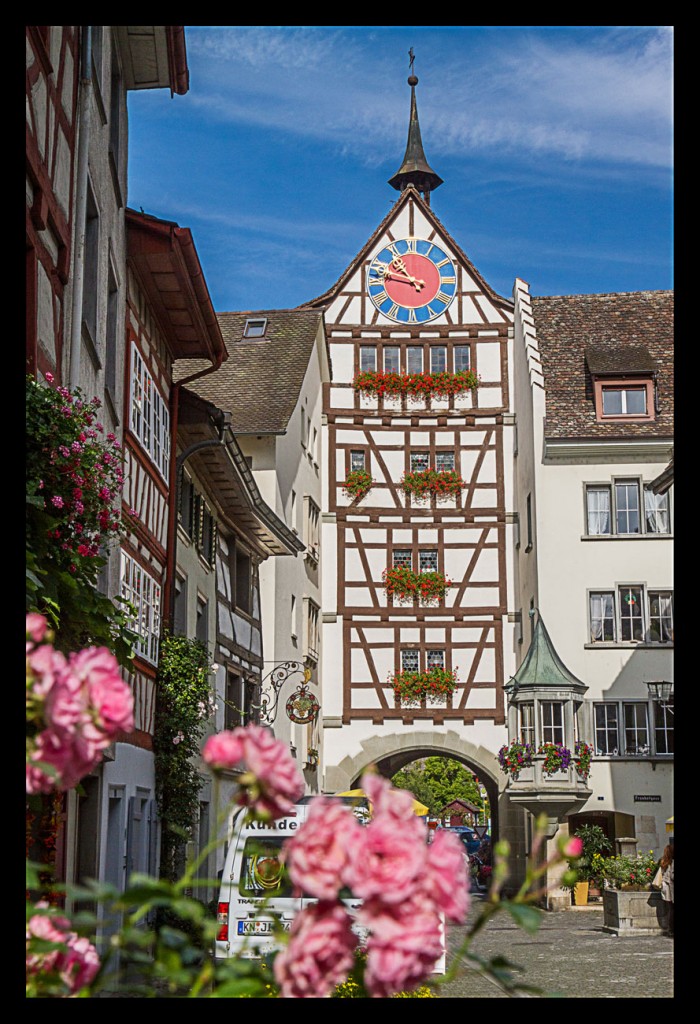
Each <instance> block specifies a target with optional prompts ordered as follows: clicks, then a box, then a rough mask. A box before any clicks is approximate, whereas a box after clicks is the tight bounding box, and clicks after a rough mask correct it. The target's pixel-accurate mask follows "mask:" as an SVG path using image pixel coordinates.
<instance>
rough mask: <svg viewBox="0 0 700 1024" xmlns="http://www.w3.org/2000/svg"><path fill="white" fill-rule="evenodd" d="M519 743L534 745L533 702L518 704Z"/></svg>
mask: <svg viewBox="0 0 700 1024" xmlns="http://www.w3.org/2000/svg"><path fill="white" fill-rule="evenodd" d="M519 710H520V741H521V743H529V744H530V746H532V747H534V745H535V702H534V701H525V702H524V703H522V704H520V708H519Z"/></svg>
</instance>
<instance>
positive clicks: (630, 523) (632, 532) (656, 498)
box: [586, 478, 671, 537]
mask: <svg viewBox="0 0 700 1024" xmlns="http://www.w3.org/2000/svg"><path fill="white" fill-rule="evenodd" d="M670 532H671V520H670V510H669V495H668V491H667V492H666V493H665V494H654V492H653V490H652V489H651V485H650V484H644V485H642V482H641V481H640V480H639V479H636V478H633V479H627V480H622V479H620V480H613V481H612V483H611V484H603V483H601V484H589V485H588V486H587V487H586V533H587V535H588V536H589V537H604V536H618V537H629V536H638V535H639V534H668V533H670Z"/></svg>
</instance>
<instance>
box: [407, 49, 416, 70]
mask: <svg viewBox="0 0 700 1024" xmlns="http://www.w3.org/2000/svg"><path fill="white" fill-rule="evenodd" d="M415 59H416V55H415V53H414V52H413V47H411V48H410V50H409V51H408V70H409V71H410V72H411V74H413V65H414V63H415Z"/></svg>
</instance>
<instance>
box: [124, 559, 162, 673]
mask: <svg viewBox="0 0 700 1024" xmlns="http://www.w3.org/2000/svg"><path fill="white" fill-rule="evenodd" d="M120 575H121V596H122V597H123V598H124V599H125V600H127V601H130V602H131V604H133V605H134V608H135V609H136V615H135V617H134V619H133V621H132V623H131V628H132V629H133V630H134V632H135V633H136V634H137V639H136V643H135V648H136V653H137V654H139V655H141V657H142V658H143V659H144V660H145V661H149V662H151V664H153V665H157V664H158V642H159V637H160V584H159V583H158V582H157V581H156V579H155V578H154V577H153V576H151V574H150V573H148V572H146V570H145V569H144V568H143V566H141V565H139V563H138V562H137V561H135V560H134V559H133V558H132V557H131V556H130V555H127V554H126V552H125V551H122V552H121V572H120Z"/></svg>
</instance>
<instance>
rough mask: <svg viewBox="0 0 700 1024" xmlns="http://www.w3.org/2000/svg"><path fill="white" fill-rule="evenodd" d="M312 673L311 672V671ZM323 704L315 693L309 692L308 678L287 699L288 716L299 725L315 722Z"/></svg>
mask: <svg viewBox="0 0 700 1024" xmlns="http://www.w3.org/2000/svg"><path fill="white" fill-rule="evenodd" d="M309 674H310V673H309ZM320 708H321V705H320V704H319V702H318V700H317V698H316V697H315V695H314V694H313V693H310V692H309V687H308V679H307V678H306V673H305V681H304V682H303V683H301V684H300V685H299V686H297V688H296V690H295V691H294V693H293V694H291V696H290V697H289V700H288V701H287V718H289V719H290V721H292V722H295V723H296V724H297V725H304V724H305V723H306V722H313V721H314V719H315V718H316V715H317V714H318V712H319V710H320Z"/></svg>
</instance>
